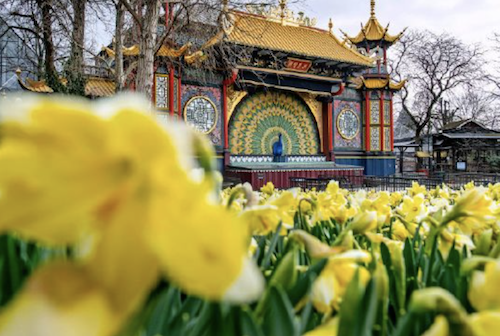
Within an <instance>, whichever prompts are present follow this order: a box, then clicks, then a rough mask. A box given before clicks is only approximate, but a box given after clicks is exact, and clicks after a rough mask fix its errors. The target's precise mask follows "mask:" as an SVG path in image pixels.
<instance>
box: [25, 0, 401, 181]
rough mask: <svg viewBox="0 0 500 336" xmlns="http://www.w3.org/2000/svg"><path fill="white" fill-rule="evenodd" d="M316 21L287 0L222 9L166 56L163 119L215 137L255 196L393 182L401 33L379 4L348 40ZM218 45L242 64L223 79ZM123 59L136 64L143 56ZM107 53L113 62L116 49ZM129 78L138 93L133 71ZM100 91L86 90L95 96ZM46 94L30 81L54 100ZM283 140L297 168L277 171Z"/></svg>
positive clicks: (159, 64)
mask: <svg viewBox="0 0 500 336" xmlns="http://www.w3.org/2000/svg"><path fill="white" fill-rule="evenodd" d="M170 5H172V4H169V3H168V2H167V4H166V6H170ZM166 13H172V9H171V8H167V9H166ZM165 20H168V18H165ZM314 21H315V20H314V19H310V18H308V17H306V16H304V14H302V13H299V14H298V15H295V14H294V13H293V12H292V11H291V10H290V9H288V8H287V5H286V1H285V0H281V1H280V3H279V5H278V6H275V7H273V6H254V7H251V6H249V7H247V10H246V11H236V10H229V9H228V3H227V1H223V9H222V11H221V15H220V17H219V20H218V26H216V27H214V26H213V25H212V26H210V25H204V24H200V25H199V26H198V29H200V30H201V31H203V32H205V33H206V32H207V31H208V32H209V34H211V36H212V37H211V38H207V39H200V40H201V41H200V43H196V39H192V38H190V37H192V36H195V37H197V36H200V35H199V34H201V32H197V31H193V30H191V31H184V32H179V33H178V34H177V40H176V41H175V43H172V41H171V43H169V44H168V45H164V46H162V47H161V48H160V49H159V50H158V53H157V55H156V61H155V75H154V86H153V88H154V90H153V91H154V94H153V97H152V101H153V105H154V106H155V107H156V109H157V113H158V118H159V119H160V120H161V121H162V122H168V120H169V119H170V118H172V117H174V118H178V119H182V120H184V121H185V122H186V123H188V124H189V125H191V126H192V127H193V128H194V129H196V130H197V131H198V132H200V133H203V134H206V135H207V137H208V138H209V139H210V141H211V142H212V143H213V145H214V147H215V148H216V151H217V154H218V160H219V165H220V169H221V170H222V171H224V173H225V174H226V175H230V176H236V177H238V178H240V179H241V180H242V181H248V182H250V183H252V185H253V186H254V187H256V188H257V187H260V186H262V185H264V184H265V183H267V182H268V181H272V182H273V183H274V184H275V185H276V186H277V187H279V188H287V187H290V186H292V185H291V184H290V181H291V178H301V177H304V178H306V177H307V178H318V177H332V178H334V177H336V176H339V175H341V176H347V177H349V176H359V175H363V174H365V175H390V174H394V173H395V157H394V154H393V127H394V126H393V108H392V99H393V94H394V93H395V92H397V91H398V90H400V89H401V88H402V87H403V86H404V83H394V82H392V81H391V78H390V76H389V75H388V71H387V49H388V48H389V47H390V46H391V45H392V44H394V43H395V42H397V40H398V39H399V38H400V37H401V35H402V33H401V34H399V35H397V36H392V35H389V34H388V29H387V28H383V27H382V26H381V25H380V23H379V22H378V20H377V18H376V16H375V2H374V1H373V0H372V1H371V16H370V19H369V21H368V23H367V24H366V25H365V26H363V28H362V30H361V32H360V33H359V34H358V35H357V36H356V37H349V36H348V35H346V39H345V40H344V41H342V40H340V39H339V38H337V37H336V36H335V34H334V33H333V22H332V21H331V20H330V23H329V27H328V29H326V30H323V29H320V28H316V27H315V22H314ZM187 41H189V42H187ZM192 41H194V43H193V42H192ZM218 48H225V49H227V50H231V53H230V55H232V56H229V59H218V60H216V63H217V66H216V68H217V69H220V70H215V71H214V70H208V69H207V67H205V66H204V64H205V63H204V62H206V61H207V59H208V58H209V54H210V53H211V52H212V55H213V54H215V55H220V54H221V53H220V52H217V50H220V49H218ZM214 50H215V52H213V51H214ZM123 54H124V55H125V63H126V64H127V63H130V64H132V63H133V62H134V60H136V58H137V57H138V55H139V48H138V47H137V46H130V47H128V48H125V49H124V52H123ZM100 56H101V58H103V59H105V60H106V63H108V64H111V63H112V62H113V61H114V51H113V50H112V48H103V51H102V53H101V55H100ZM128 74H129V78H128V80H127V83H130V84H129V88H130V89H133V83H134V78H133V76H134V71H129V72H128ZM20 81H21V82H22V80H21V78H20ZM96 83H97V79H96V78H92V80H91V81H89V82H88V86H89V88H88V89H89V90H88V91H89V92H91V91H92V90H90V89H91V88H93V89H94V90H93V91H95V87H96ZM104 83H105V82H103V81H101V82H99V83H98V84H99V88H100V87H101V86H102V85H103V84H104ZM44 85H45V84H44V83H43V82H37V83H34V82H32V81H31V82H27V81H26V82H23V87H24V88H25V89H27V90H30V91H37V92H47V93H49V92H50V88H46V87H45V86H44ZM30 88H31V89H30ZM93 91H92V92H93ZM280 135H281V138H282V142H283V155H284V156H286V161H287V162H280V163H274V162H273V144H274V143H275V142H276V141H277V140H278V138H280Z"/></svg>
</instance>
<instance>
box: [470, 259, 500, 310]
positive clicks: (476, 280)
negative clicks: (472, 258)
mask: <svg viewBox="0 0 500 336" xmlns="http://www.w3.org/2000/svg"><path fill="white" fill-rule="evenodd" d="M499 283H500V261H492V262H488V263H487V264H486V266H485V268H484V271H474V272H473V273H472V279H471V282H470V286H469V293H468V294H469V300H470V302H471V304H472V306H473V307H474V308H476V309H477V310H478V311H485V310H498V311H500V296H499V295H498V284H499Z"/></svg>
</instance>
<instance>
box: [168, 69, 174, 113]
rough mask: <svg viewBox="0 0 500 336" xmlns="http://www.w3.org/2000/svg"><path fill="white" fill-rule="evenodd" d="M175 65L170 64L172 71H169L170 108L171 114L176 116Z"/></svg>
mask: <svg viewBox="0 0 500 336" xmlns="http://www.w3.org/2000/svg"><path fill="white" fill-rule="evenodd" d="M174 80H175V78H174V66H173V65H171V66H170V71H169V73H168V110H169V111H170V116H172V117H173V116H174V109H175V105H174V102H175V101H174V94H175V90H174Z"/></svg>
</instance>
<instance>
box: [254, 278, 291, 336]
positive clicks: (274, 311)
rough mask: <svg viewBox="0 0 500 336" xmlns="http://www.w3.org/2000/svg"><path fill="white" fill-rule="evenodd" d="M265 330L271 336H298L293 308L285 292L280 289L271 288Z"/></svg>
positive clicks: (265, 313) (264, 323) (265, 316)
mask: <svg viewBox="0 0 500 336" xmlns="http://www.w3.org/2000/svg"><path fill="white" fill-rule="evenodd" d="M263 329H264V332H265V334H266V335H270V336H271V335H272V336H298V327H297V326H296V323H295V321H294V311H293V306H292V304H291V303H290V301H289V300H288V297H287V295H286V294H285V292H284V291H283V290H282V289H281V288H279V287H271V290H270V292H269V300H268V304H267V305H266V309H265V312H264V322H263Z"/></svg>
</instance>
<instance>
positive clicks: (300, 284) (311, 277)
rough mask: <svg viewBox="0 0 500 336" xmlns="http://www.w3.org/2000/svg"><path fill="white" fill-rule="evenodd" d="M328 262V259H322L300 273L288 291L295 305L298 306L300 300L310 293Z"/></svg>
mask: <svg viewBox="0 0 500 336" xmlns="http://www.w3.org/2000/svg"><path fill="white" fill-rule="evenodd" d="M327 263H328V259H322V260H320V261H318V262H317V263H315V264H314V265H312V266H310V267H309V269H308V270H307V271H306V272H305V273H304V274H301V275H299V278H298V279H297V281H296V283H295V285H294V286H293V287H292V288H291V289H290V290H289V291H288V296H289V297H290V301H291V303H292V305H293V306H296V305H297V304H298V303H299V301H300V300H302V299H303V298H304V297H305V296H306V295H308V294H309V292H310V290H311V288H312V285H313V283H314V281H315V280H316V278H317V277H318V276H319V274H320V273H321V272H322V271H323V268H325V266H326V264H327Z"/></svg>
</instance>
